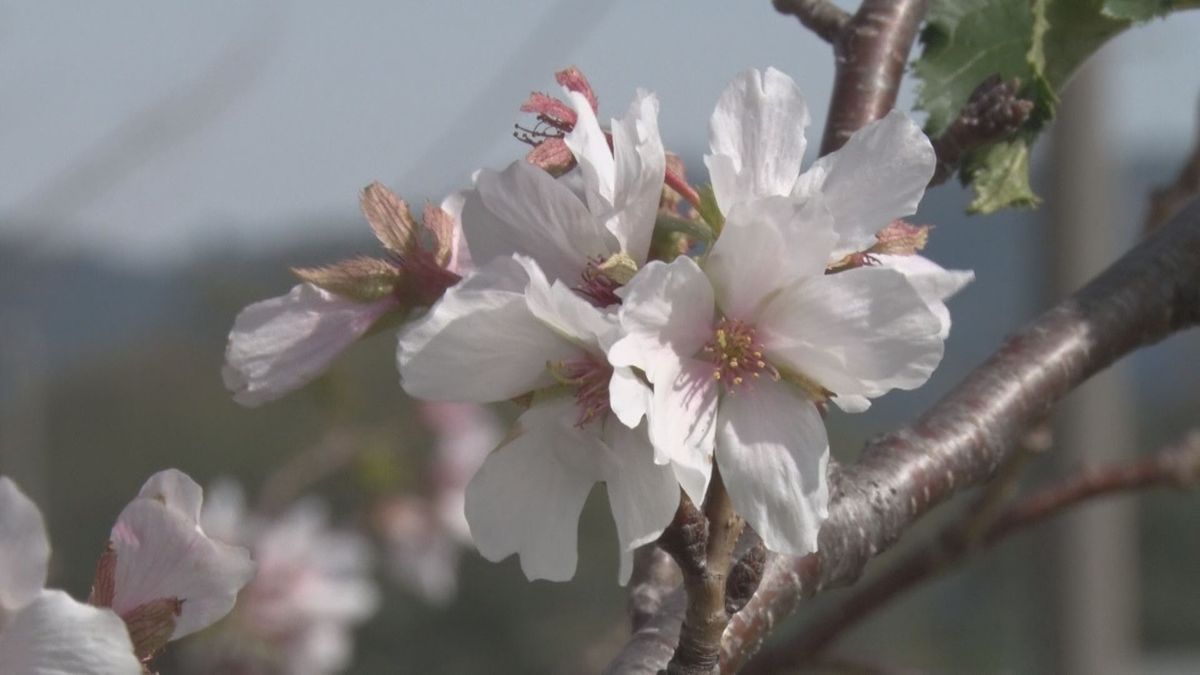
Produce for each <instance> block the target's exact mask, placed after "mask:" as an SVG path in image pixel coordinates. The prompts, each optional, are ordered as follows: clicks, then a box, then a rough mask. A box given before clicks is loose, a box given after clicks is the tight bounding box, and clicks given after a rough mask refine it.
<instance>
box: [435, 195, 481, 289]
mask: <svg viewBox="0 0 1200 675" xmlns="http://www.w3.org/2000/svg"><path fill="white" fill-rule="evenodd" d="M467 192H473V190H469V191H468V190H462V191H459V192H454V193H451V194H449V195H447V196H446V198H445V199H443V200H442V205H441V206H442V210H443V211H445V212H446V213H449V214H450V217H451V218H453V219H454V222H455V224H456V225H457V227H455V228H454V241H453V242H452V246H451V248H450V260H449V261H447V263H446V269H448V270H450V271H451V272H454V273H455V274H457V275H459V276H463V277H465V276H467V275H468V274H470V273H471V272H472V271H474V269H475V261H474V260H472V259H471V250H470V249H469V248H467V237H466V235H464V234H463V229H462V212H463V205H464V204H465V203H466V201H467Z"/></svg>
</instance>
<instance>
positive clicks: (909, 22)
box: [821, 0, 929, 155]
mask: <svg viewBox="0 0 1200 675" xmlns="http://www.w3.org/2000/svg"><path fill="white" fill-rule="evenodd" d="M928 8H929V0H863V3H862V5H861V6H860V7H859V8H858V11H857V12H855V13H854V16H853V17H852V18H851V19H850V21H849V23H848V24H847V25H846V26H845V27H844V28H843V29H842V31H841V34H840V35H839V36H838V37H837V39H836V40H835V41H834V42H833V53H834V57H835V61H836V65H837V71H836V74H835V76H834V81H833V97H832V99H831V100H830V103H829V117H828V119H827V120H826V123H825V136H824V138H823V139H822V140H821V154H822V155H827V154H829V153H831V152H833V151H834V150H837V149H838V148H840V147H842V144H844V143H845V142H846V139H848V138H850V135H851V134H853V133H854V132H855V131H858V130H859V129H861V128H862V127H863V126H865V125H866V124H868V123H870V122H873V121H875V120H877V119H879V118H881V117H883V116H884V115H886V114H887V113H888V111H889V110H891V109H892V108H894V107H895V106H896V94H897V93H898V92H899V91H900V79H901V77H903V75H904V66H905V64H906V63H907V62H908V54H909V52H910V51H912V46H913V41H914V40H915V39H916V37H917V28H918V26H920V25H921V21H922V20H923V19H924V18H925V12H926V10H927V9H928Z"/></svg>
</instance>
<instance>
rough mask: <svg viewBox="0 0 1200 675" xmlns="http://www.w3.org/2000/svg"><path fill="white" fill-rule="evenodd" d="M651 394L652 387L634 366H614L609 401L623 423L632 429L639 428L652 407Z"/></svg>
mask: <svg viewBox="0 0 1200 675" xmlns="http://www.w3.org/2000/svg"><path fill="white" fill-rule="evenodd" d="M651 395H652V391H651V389H650V387H648V386H647V385H646V383H645V382H643V381H642V380H641V378H639V377H638V376H637V374H636V373H634V372H633V369H632V368H625V367H621V368H613V374H612V380H610V381H609V384H608V403H609V406H610V407H611V408H612V411H613V414H615V415H616V416H617V419H618V420H620V421H621V423H622V424H624V425H625V426H627V427H629V428H630V429H634V428H637V425H638V424H641V422H642V417H644V416H645V415H646V411H647V410H648V409H649V408H650V397H651Z"/></svg>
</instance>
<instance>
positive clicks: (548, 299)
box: [517, 257, 616, 351]
mask: <svg viewBox="0 0 1200 675" xmlns="http://www.w3.org/2000/svg"><path fill="white" fill-rule="evenodd" d="M517 261H518V262H519V263H520V264H521V266H522V267H523V268H524V269H525V273H526V274H527V275H528V276H529V285H528V286H526V287H525V302H526V303H527V304H528V306H529V311H530V312H531V313H532V314H533V315H534V316H536V317H537V318H538V319H539V320H540V321H542V322H543V323H544V324H546V326H548V327H549V328H551V329H552V330H553V331H555V332H556V333H558V334H559V335H561V336H562V337H563V338H564V339H566V340H569V341H571V342H573V343H575V344H576V345H578V347H579V348H580V349H587V350H591V351H598V350H599V349H600V340H601V337H606V336H607V335H608V334H609V333H611V332H612V331H613V330H614V328H615V325H616V317H615V316H614V315H612V314H606V313H604V312H601V311H600V310H599V309H597V308H596V307H595V306H593V305H592V304H591V303H589V302H588V301H586V300H584V299H583V297H582V296H580V295H579V294H578V293H576V292H575V291H572V290H571V289H570V288H567V286H566V285H564V284H563V283H562V282H561V281H555V282H554V283H553V285H552V284H550V283H549V281H548V280H547V279H546V275H545V274H543V273H542V271H541V269H539V268H538V265H537V263H536V262H534V261H533V260H532V259H530V258H524V257H518V258H517Z"/></svg>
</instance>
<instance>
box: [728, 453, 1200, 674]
mask: <svg viewBox="0 0 1200 675" xmlns="http://www.w3.org/2000/svg"><path fill="white" fill-rule="evenodd" d="M1197 482H1200V432H1198V431H1193V432H1192V433H1191V434H1189V435H1188V436H1187V437H1185V438H1184V439H1183V440H1182V441H1180V442H1177V443H1175V444H1173V445H1172V446H1170V447H1168V448H1166V449H1164V450H1160V451H1158V452H1156V453H1154V454H1152V455H1150V456H1148V457H1143V458H1141V459H1138V460H1135V461H1132V462H1125V463H1121V464H1116V465H1113V466H1107V467H1104V468H1099V469H1091V470H1084V471H1081V472H1079V473H1078V474H1076V475H1073V476H1070V477H1067V478H1065V479H1062V480H1060V481H1058V482H1056V483H1054V484H1052V485H1049V486H1047V487H1044V488H1042V489H1040V490H1038V491H1036V492H1034V493H1033V494H1031V495H1028V496H1026V497H1023V498H1021V499H1019V500H1017V501H1016V502H1015V503H1013V504H1010V505H1009V506H1008V507H1006V508H1005V509H1004V510H1003V511H1002V512H1001V513H1000V514H999V515H998V517H997V518H996V519H995V520H994V521H993V522H992V523H991V524H990V525H989V526H988V527H987V528H986V529H985V530H984V531H982V532H974V531H973V529H974V528H972V527H971V522H970V520H968V521H967V522H963V523H956V524H954V525H952V526H950V527H948V528H946V529H945V530H943V531H942V532H941V533H940V534H939V535H938V536H937V537H936V538H935V539H934V541H933V542H932V544H931V545H929V546H925V547H922V548H921V549H920V550H918V551H914V552H913V553H912V554H911V555H909V556H908V557H907V558H904V559H903V560H902V561H900V562H898V563H896V564H894V565H893V566H892V567H890V568H889V569H888V570H887V572H885V573H884V574H883V576H881V577H879V578H878V579H876V580H874V581H873V582H872V583H870V584H868V585H866V586H863V587H861V588H859V589H857V590H856V591H855V592H854V594H853V595H851V596H850V597H848V598H846V599H845V600H844V601H843V602H842V603H841V604H839V605H838V607H837V608H836V609H835V610H834V611H833V612H832V613H830V614H829V615H828V616H826V617H825V618H824V619H822V620H818V621H817V623H815V624H814V625H812V626H811V627H810V628H808V629H807V630H806V631H805V632H804V634H803V635H802V636H801V637H800V639H799V640H797V641H795V642H792V643H791V644H788V645H784V646H781V647H780V648H779V649H777V650H775V651H773V652H771V653H769V654H768V653H765V652H764V653H763V654H762V655H760V657H759V658H756V659H754V660H753V661H752V662H751V663H750V665H749V666H748V667H747V668H746V670H745V672H746V673H747V674H749V673H775V672H779V671H780V670H781V669H785V668H788V667H793V666H799V665H801V664H809V663H812V662H813V660H814V659H817V658H820V655H821V653H822V652H823V651H824V650H825V649H826V648H828V647H829V645H831V644H832V643H833V642H834V641H835V640H836V639H837V638H838V637H840V636H841V635H842V634H843V633H844V632H845V631H846V630H847V629H849V628H851V627H852V626H854V625H856V624H857V623H858V622H859V621H860V620H862V619H863V618H865V617H867V616H869V615H870V614H871V613H872V612H874V611H876V610H878V609H879V608H880V607H881V606H883V605H885V604H887V603H888V602H889V601H890V600H892V599H893V598H895V597H896V596H898V595H900V594H901V593H903V592H904V591H906V590H909V589H910V588H912V587H913V586H915V585H916V584H919V583H921V582H922V581H925V580H927V579H929V578H930V577H932V576H934V575H936V574H938V573H939V572H941V571H943V570H945V569H947V568H949V567H951V566H953V565H955V564H957V563H959V562H961V561H962V560H963V559H965V558H967V557H968V556H969V555H971V554H973V553H975V552H977V551H980V550H982V549H984V548H987V547H989V546H992V545H994V544H996V543H997V542H999V541H1000V540H1002V539H1004V538H1006V537H1008V536H1009V535H1011V534H1014V533H1015V532H1018V531H1020V530H1023V529H1025V528H1028V527H1031V526H1035V525H1038V524H1040V523H1042V522H1044V521H1046V520H1048V519H1050V518H1053V517H1055V516H1057V515H1060V514H1062V513H1063V512H1065V511H1066V510H1068V509H1070V508H1072V507H1074V506H1077V505H1079V504H1082V503H1083V502H1086V501H1088V500H1090V499H1094V498H1097V497H1107V496H1113V495H1116V494H1120V493H1125V492H1132V491H1135V490H1141V489H1145V488H1156V487H1175V488H1190V487H1195V485H1196V483H1197Z"/></svg>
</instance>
